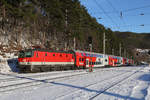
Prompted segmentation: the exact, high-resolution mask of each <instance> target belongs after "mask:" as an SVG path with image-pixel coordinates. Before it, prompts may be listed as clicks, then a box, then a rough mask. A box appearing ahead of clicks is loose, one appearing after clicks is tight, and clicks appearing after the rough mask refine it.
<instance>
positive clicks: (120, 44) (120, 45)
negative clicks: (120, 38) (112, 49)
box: [120, 43, 121, 57]
mask: <svg viewBox="0 0 150 100" xmlns="http://www.w3.org/2000/svg"><path fill="white" fill-rule="evenodd" d="M120 57H121V43H120Z"/></svg>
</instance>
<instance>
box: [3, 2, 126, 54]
mask: <svg viewBox="0 0 150 100" xmlns="http://www.w3.org/2000/svg"><path fill="white" fill-rule="evenodd" d="M104 32H105V33H106V48H107V49H106V53H107V54H115V55H119V44H120V43H121V40H120V39H119V38H118V37H117V36H116V35H115V34H114V33H113V32H112V31H111V30H110V29H106V28H105V27H104V26H103V25H101V24H99V23H98V22H97V21H96V19H95V18H93V17H91V16H90V15H89V14H88V12H87V10H86V8H85V7H84V6H82V5H81V4H80V2H79V0H0V42H1V43H0V45H1V49H2V50H4V48H3V47H4V46H5V47H6V48H5V50H4V51H8V52H10V51H11V50H20V49H24V48H31V47H32V46H40V47H42V48H46V49H64V48H65V47H66V48H67V49H73V43H74V39H75V40H76V49H79V50H89V46H88V37H89V36H91V37H92V39H93V43H92V44H93V51H95V52H101V53H102V51H103V33H104ZM124 48H125V45H124V44H123V42H122V51H123V50H124Z"/></svg>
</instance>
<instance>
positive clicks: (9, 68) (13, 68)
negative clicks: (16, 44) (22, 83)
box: [0, 53, 19, 73]
mask: <svg viewBox="0 0 150 100" xmlns="http://www.w3.org/2000/svg"><path fill="white" fill-rule="evenodd" d="M5 55H7V56H6V58H4V57H2V56H0V73H10V72H19V70H18V68H17V65H18V64H17V58H16V57H14V56H13V55H14V54H9V53H7V54H5Z"/></svg>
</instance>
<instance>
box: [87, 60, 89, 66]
mask: <svg viewBox="0 0 150 100" xmlns="http://www.w3.org/2000/svg"><path fill="white" fill-rule="evenodd" d="M86 67H89V59H86Z"/></svg>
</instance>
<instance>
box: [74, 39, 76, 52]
mask: <svg viewBox="0 0 150 100" xmlns="http://www.w3.org/2000/svg"><path fill="white" fill-rule="evenodd" d="M73 41H74V50H75V49H76V38H75V37H74V38H73Z"/></svg>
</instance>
